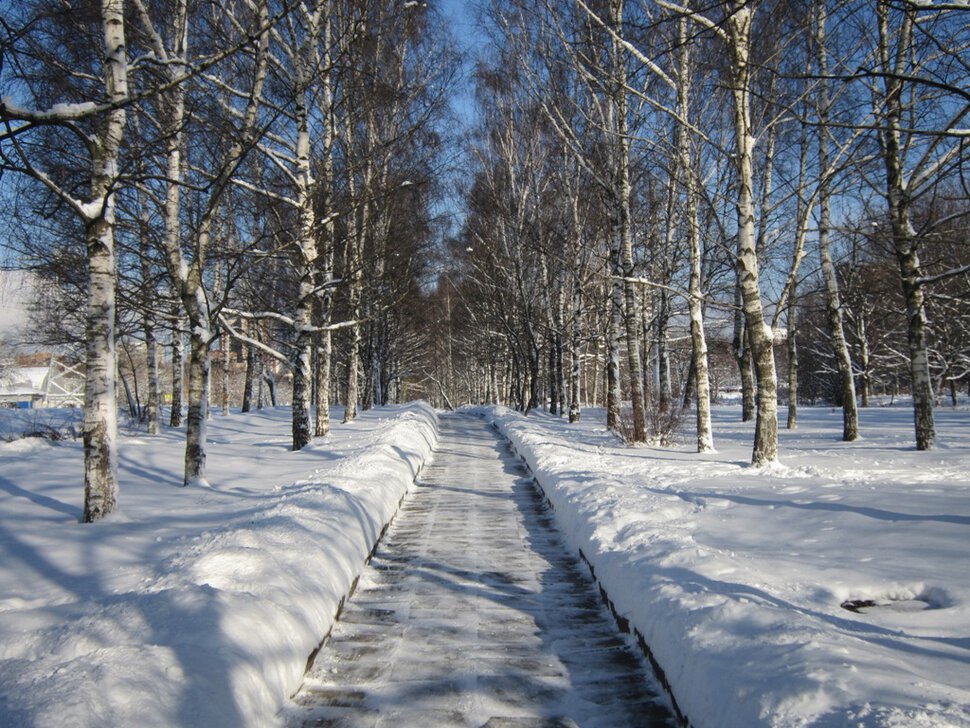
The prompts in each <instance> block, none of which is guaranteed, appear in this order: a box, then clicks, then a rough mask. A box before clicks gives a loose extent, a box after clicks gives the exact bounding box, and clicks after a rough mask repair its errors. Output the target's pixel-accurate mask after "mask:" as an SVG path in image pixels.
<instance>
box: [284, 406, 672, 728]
mask: <svg viewBox="0 0 970 728" xmlns="http://www.w3.org/2000/svg"><path fill="white" fill-rule="evenodd" d="M524 475H525V471H524V469H523V468H522V466H521V465H520V464H519V462H518V461H517V460H516V459H515V458H514V456H513V455H512V454H511V452H510V451H509V450H508V449H507V447H506V445H505V444H504V442H502V441H500V440H499V438H498V437H497V435H496V434H495V433H494V431H492V430H491V429H490V428H489V427H488V425H486V424H485V423H484V422H482V421H481V420H478V419H476V418H473V417H468V416H460V415H449V416H446V417H443V418H442V421H441V432H440V439H439V443H438V449H437V450H436V452H435V455H434V459H433V461H432V464H431V465H430V466H429V467H428V468H427V469H426V470H425V472H424V474H423V476H422V479H421V481H420V483H419V487H418V489H417V490H416V491H415V492H413V493H412V494H411V496H409V498H408V500H407V501H406V502H405V504H404V506H403V508H402V510H401V512H400V513H399V514H398V516H397V518H396V519H395V521H394V523H393V524H392V526H391V528H390V530H389V531H388V533H387V535H386V536H385V538H384V540H383V541H382V543H381V546H380V548H379V549H378V552H377V553H376V555H375V556H374V559H373V560H372V562H371V565H370V567H369V568H368V569H367V570H365V572H364V574H363V575H362V576H361V580H360V583H359V585H358V588H357V591H356V593H355V594H354V596H353V597H352V598H351V599H350V601H349V602H348V604H347V606H346V608H345V611H344V613H343V615H342V616H341V618H340V621H338V622H337V623H336V624H335V625H334V629H333V632H332V634H331V638H330V639H329V640H328V641H327V643H326V644H325V645H324V646H323V647H322V648H321V650H320V652H319V653H318V655H317V657H316V660H315V662H314V665H313V668H312V669H311V671H310V673H309V674H308V676H307V680H306V682H305V683H304V686H303V688H302V690H301V691H300V692H299V693H298V694H297V696H296V698H295V701H294V704H293V705H292V706H291V708H290V709H289V714H288V716H287V719H288V720H287V722H288V724H289V725H291V726H354V727H358V726H420V727H421V728H432V727H433V726H475V727H478V726H490V727H493V728H499V727H500V726H509V727H511V726H543V727H548V728H551V727H552V726H574V725H575V726H583V727H587V726H589V727H595V726H601V727H604V728H605V727H609V728H617V727H621V726H673V725H674V721H673V719H672V718H671V716H670V713H669V711H668V709H667V708H666V707H665V705H666V703H665V701H664V699H663V698H661V697H660V696H659V689H658V688H656V687H655V681H654V680H653V677H652V675H650V673H649V668H647V667H646V665H645V663H644V662H643V660H642V659H641V658H640V656H639V655H637V654H635V653H634V651H633V650H632V649H631V648H630V647H629V644H628V642H627V641H626V640H625V638H623V637H621V636H620V635H619V633H618V632H617V629H616V626H615V624H614V623H613V622H612V620H611V618H610V617H609V615H608V613H606V612H605V611H604V610H603V608H602V606H601V604H600V601H599V598H598V595H597V593H596V591H595V590H594V587H593V586H592V585H591V583H590V582H589V580H588V578H587V575H586V573H585V571H584V569H583V567H581V566H580V565H579V564H578V563H577V561H576V560H575V559H574V558H573V557H572V556H571V555H569V554H568V553H567V552H566V550H565V548H564V547H563V545H562V542H561V541H560V539H559V536H558V535H557V533H556V532H555V530H554V527H553V525H552V516H551V514H549V513H548V512H546V510H545V507H544V506H543V503H542V501H541V499H540V497H539V496H538V495H537V493H536V491H535V490H534V488H533V486H532V485H531V484H530V482H529V481H528V480H527V479H526V478H525V477H524Z"/></svg>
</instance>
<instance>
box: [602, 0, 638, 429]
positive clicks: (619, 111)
mask: <svg viewBox="0 0 970 728" xmlns="http://www.w3.org/2000/svg"><path fill="white" fill-rule="evenodd" d="M623 5H624V0H611V2H610V16H611V17H610V21H611V23H612V24H613V27H614V28H615V29H616V33H617V34H618V35H622V33H623ZM612 46H613V48H612V60H613V75H614V78H613V83H614V84H615V85H614V89H613V99H612V102H613V105H614V108H615V112H614V113H615V114H616V119H615V127H616V139H615V144H616V154H617V159H616V164H617V170H616V172H617V184H618V188H617V190H616V191H615V193H616V195H617V200H616V203H617V210H616V214H617V216H618V219H617V220H616V221H615V224H616V229H615V230H614V235H616V236H617V237H618V240H617V241H616V243H615V244H616V245H617V246H618V248H619V252H620V262H621V265H622V275H623V283H622V295H623V314H624V315H623V321H624V323H625V329H626V347H627V364H628V366H629V368H630V400H631V403H632V406H633V431H632V438H633V441H634V442H644V441H645V440H646V439H647V434H646V417H645V412H644V407H643V364H642V359H641V356H640V338H639V326H638V325H637V324H638V315H637V312H638V307H637V302H636V285H635V283H634V282H633V280H632V279H633V275H634V261H633V235H632V231H631V220H630V194H631V190H630V134H629V120H628V118H627V74H626V65H625V51H624V49H623V48H622V46H621V45H620V42H619V40H618V39H616V38H613V41H612Z"/></svg>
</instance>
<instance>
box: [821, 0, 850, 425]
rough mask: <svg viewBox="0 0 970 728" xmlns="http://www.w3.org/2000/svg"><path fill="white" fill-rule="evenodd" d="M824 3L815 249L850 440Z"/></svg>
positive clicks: (843, 417) (848, 383) (848, 387)
mask: <svg viewBox="0 0 970 728" xmlns="http://www.w3.org/2000/svg"><path fill="white" fill-rule="evenodd" d="M825 23H826V16H825V3H818V5H817V18H816V26H815V32H816V38H817V41H818V43H817V47H818V66H819V75H820V81H819V86H818V91H817V93H818V99H819V115H818V116H819V149H818V152H819V164H818V166H819V169H820V170H822V175H823V176H822V179H821V180H819V194H818V198H819V200H818V204H819V219H818V249H819V257H820V258H821V262H822V277H823V278H824V280H825V308H826V313H827V319H828V327H829V338H830V339H831V342H832V353H833V354H834V355H835V362H836V367H837V368H838V372H839V385H840V388H841V391H842V439H843V440H844V441H845V442H852V441H853V440H857V439H858V438H859V415H858V411H857V410H856V399H855V378H854V377H853V373H852V359H851V357H850V356H849V344H848V343H847V342H846V338H845V328H844V326H843V322H842V300H841V296H840V295H839V279H838V276H837V274H836V271H835V264H834V263H833V262H832V252H831V250H830V245H829V220H830V217H831V213H830V209H829V208H830V195H829V179H828V175H829V172H828V168H829V137H828V121H829V91H828V81H827V80H826V77H827V75H828V55H827V52H826V46H825Z"/></svg>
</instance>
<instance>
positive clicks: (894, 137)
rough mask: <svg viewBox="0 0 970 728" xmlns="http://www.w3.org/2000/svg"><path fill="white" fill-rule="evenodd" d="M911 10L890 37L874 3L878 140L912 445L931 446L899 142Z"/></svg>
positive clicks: (920, 300)
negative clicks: (901, 303)
mask: <svg viewBox="0 0 970 728" xmlns="http://www.w3.org/2000/svg"><path fill="white" fill-rule="evenodd" d="M914 12H915V11H914V10H913V9H912V8H909V9H907V10H906V12H905V15H904V19H903V21H902V27H901V29H900V32H899V37H898V38H896V39H891V38H890V33H889V7H888V6H887V5H883V4H879V6H878V14H879V53H880V63H881V65H882V68H883V70H885V71H886V75H885V79H884V83H885V88H884V93H883V97H882V98H881V99H878V101H879V102H880V104H879V105H880V107H881V108H880V109H878V110H877V111H878V112H879V113H881V114H882V115H883V117H884V122H883V123H884V127H883V128H882V129H881V133H880V143H881V147H882V156H883V161H884V163H885V166H886V199H887V201H888V203H889V219H890V225H891V229H892V242H893V249H894V251H895V253H896V260H897V262H898V265H899V273H900V277H901V279H902V288H903V295H904V297H905V299H906V317H907V325H906V341H907V344H908V348H909V360H910V383H911V388H912V395H913V420H914V425H915V431H916V449H917V450H929V449H930V448H931V447H932V446H933V441H934V439H935V437H936V424H935V422H934V416H933V384H932V380H931V378H930V362H929V351H928V347H927V336H926V328H927V321H926V305H925V301H924V294H923V284H922V282H921V279H922V270H921V266H920V259H919V252H918V246H919V241H918V236H917V233H916V230H915V228H914V227H913V221H912V207H911V206H912V201H911V200H910V198H909V194H908V191H907V182H906V177H905V172H904V169H903V155H904V153H905V151H904V149H903V145H902V142H901V137H902V127H903V112H904V101H903V81H902V77H903V75H904V71H905V63H906V58H907V57H908V53H909V48H910V46H911V42H912V33H913V25H914V23H915V20H914V18H913V14H914ZM894 53H895V57H894V56H893V54H894ZM874 100H875V99H874Z"/></svg>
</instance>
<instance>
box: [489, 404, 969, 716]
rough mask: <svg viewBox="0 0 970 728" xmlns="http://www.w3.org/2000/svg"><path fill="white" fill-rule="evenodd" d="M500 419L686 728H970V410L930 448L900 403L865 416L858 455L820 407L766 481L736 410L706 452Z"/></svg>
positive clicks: (724, 418)
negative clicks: (918, 438) (655, 668)
mask: <svg viewBox="0 0 970 728" xmlns="http://www.w3.org/2000/svg"><path fill="white" fill-rule="evenodd" d="M584 416H587V415H584ZM490 417H491V418H492V419H493V421H494V422H495V423H496V424H497V425H498V427H499V428H500V430H501V432H503V433H504V434H505V435H506V436H507V437H508V438H509V439H510V440H511V441H512V443H513V445H514V447H515V448H516V450H517V451H518V452H519V453H520V455H521V456H522V457H523V459H524V460H525V461H526V462H527V464H528V465H529V467H530V468H531V470H532V472H533V473H534V474H535V476H536V479H537V480H538V482H539V483H540V484H541V486H542V488H543V489H544V490H545V492H546V495H547V497H548V498H549V500H550V501H551V503H552V504H553V507H554V509H555V513H556V518H557V520H558V522H559V524H560V527H561V530H562V531H563V534H564V537H565V538H566V539H567V541H569V542H570V543H571V545H572V547H573V548H575V549H577V550H581V551H582V553H583V554H584V556H585V557H586V558H587V559H588V561H589V562H590V563H591V565H592V567H593V569H594V570H595V576H596V578H597V580H598V581H599V582H600V583H601V585H602V586H603V587H604V589H605V591H606V592H607V593H608V595H609V598H610V600H611V601H612V602H613V605H614V608H615V610H616V612H617V613H618V614H619V615H620V616H621V617H622V618H624V619H627V620H629V622H630V624H631V627H632V628H633V629H635V630H636V631H637V632H638V633H639V634H640V635H642V637H643V639H644V641H645V642H646V644H647V645H648V646H649V648H650V650H651V651H652V653H653V656H654V658H655V659H656V660H657V662H658V663H659V665H660V667H661V668H662V670H663V671H664V673H665V675H666V679H667V681H668V682H669V684H670V687H671V690H672V693H673V696H674V697H675V699H676V701H677V703H678V705H679V707H680V709H681V710H682V711H683V713H684V714H685V715H686V717H687V719H688V720H689V721H690V722H691V723H692V724H693V725H695V726H698V727H700V728H704V727H707V726H724V727H728V726H738V727H741V726H745V727H748V726H808V725H811V726H848V725H852V726H968V725H970V640H968V639H967V635H968V634H970V557H968V553H967V544H968V543H970V482H968V478H967V473H968V472H970V415H968V413H966V412H958V413H952V412H943V411H941V412H940V413H938V429H939V432H940V435H941V438H940V439H941V444H940V447H939V448H938V449H936V450H934V451H930V452H926V453H919V452H917V451H915V450H914V449H913V448H912V446H911V445H910V444H909V442H910V441H911V438H912V424H911V422H912V420H911V418H912V414H911V412H907V411H906V410H905V409H904V408H900V409H881V410H866V411H863V413H862V418H863V420H862V429H863V433H864V434H865V435H866V437H867V440H866V441H863V442H857V443H841V442H838V440H837V437H838V434H839V433H840V432H841V414H840V413H839V412H832V411H829V410H821V409H819V410H808V411H807V412H805V413H803V414H802V422H804V423H805V424H800V425H799V429H798V430H796V431H792V432H783V433H782V434H781V452H782V462H783V463H785V464H784V465H780V466H773V467H771V468H767V469H760V470H759V469H754V468H751V467H750V466H748V465H747V460H748V458H749V457H750V442H751V431H750V426H748V425H740V424H736V423H735V418H736V417H737V411H736V409H730V410H723V409H722V410H719V412H718V419H717V420H716V435H717V437H718V441H717V443H716V444H717V447H718V451H719V452H718V453H715V454H705V455H697V454H695V453H693V452H690V451H689V449H687V448H675V449H669V450H662V449H659V448H647V447H643V448H628V447H624V446H622V445H620V444H619V443H618V442H617V441H616V440H615V439H614V438H613V437H612V436H611V435H609V434H608V433H607V432H605V430H604V428H603V426H602V423H601V422H599V423H594V424H590V423H589V422H588V421H587V422H583V423H581V424H579V425H576V426H569V425H567V424H565V423H563V422H561V421H560V420H557V419H555V418H552V417H548V416H544V415H541V414H538V415H533V416H530V417H529V418H524V417H522V416H521V415H518V414H516V413H513V412H511V411H509V410H506V409H503V408H496V409H494V410H492V411H491V412H490ZM685 439H689V438H685ZM851 600H859V601H863V602H864V601H870V602H873V603H875V605H877V606H872V607H863V608H862V609H861V611H860V612H858V613H856V612H852V611H848V610H846V609H845V608H843V607H842V606H840V605H841V604H842V603H844V602H846V601H851Z"/></svg>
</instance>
